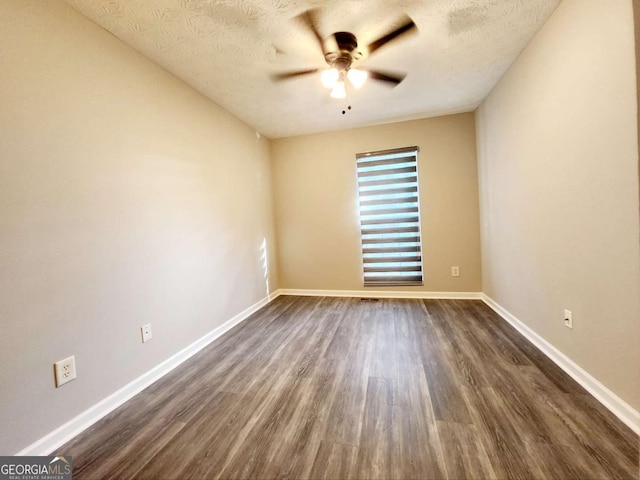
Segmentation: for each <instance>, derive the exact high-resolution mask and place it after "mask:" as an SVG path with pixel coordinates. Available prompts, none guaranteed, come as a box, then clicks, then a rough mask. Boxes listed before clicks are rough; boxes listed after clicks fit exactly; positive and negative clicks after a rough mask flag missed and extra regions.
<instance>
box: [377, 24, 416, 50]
mask: <svg viewBox="0 0 640 480" xmlns="http://www.w3.org/2000/svg"><path fill="white" fill-rule="evenodd" d="M407 20H408V21H407V22H406V23H405V24H404V25H402V26H401V27H400V28H397V29H395V30H394V31H393V32H391V33H388V34H387V35H385V36H384V37H380V38H379V39H377V40H374V41H373V42H371V43H370V44H369V45H367V49H368V51H369V54H372V53H373V52H375V51H376V50H378V49H379V48H380V47H382V46H384V45H386V44H387V43H389V42H390V41H392V40H395V39H396V38H398V37H399V36H401V35H404V34H406V33H408V32H410V31H412V30H415V29H416V24H415V23H413V20H411V19H410V18H409V17H407Z"/></svg>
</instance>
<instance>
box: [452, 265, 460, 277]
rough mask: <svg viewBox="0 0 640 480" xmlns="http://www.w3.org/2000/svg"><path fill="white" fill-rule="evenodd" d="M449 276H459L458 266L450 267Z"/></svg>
mask: <svg viewBox="0 0 640 480" xmlns="http://www.w3.org/2000/svg"><path fill="white" fill-rule="evenodd" d="M451 276H452V277H459V276H460V267H458V266H455V267H451Z"/></svg>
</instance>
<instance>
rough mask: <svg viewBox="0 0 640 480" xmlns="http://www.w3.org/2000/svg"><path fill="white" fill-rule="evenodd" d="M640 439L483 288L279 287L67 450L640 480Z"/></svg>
mask: <svg viewBox="0 0 640 480" xmlns="http://www.w3.org/2000/svg"><path fill="white" fill-rule="evenodd" d="M638 445H639V439H638V436H637V435H635V434H634V433H633V432H632V431H631V430H630V429H628V428H627V427H626V426H624V425H623V424H622V423H621V422H620V421H619V420H617V419H616V418H615V417H614V416H613V415H612V414H611V413H609V412H608V410H606V409H605V408H604V407H602V406H601V405H600V404H599V403H598V402H597V401H596V400H595V399H594V398H593V397H591V396H590V395H589V394H588V393H587V392H586V391H585V390H583V389H582V388H581V387H580V386H579V385H578V384H577V383H575V382H574V381H573V380H572V379H571V378H569V377H568V376H567V375H566V374H565V373H564V372H562V370H560V369H559V368H558V367H556V366H555V365H554V364H553V363H552V362H551V361H550V360H548V359H547V358H546V357H545V356H544V355H543V354H542V353H540V352H539V351H538V350H537V349H536V348H535V347H533V346H532V345H531V344H530V343H528V342H527V341H526V340H525V339H524V338H523V337H522V336H521V335H520V334H519V333H517V332H516V331H515V330H514V329H513V328H512V327H511V326H510V325H508V324H507V323H506V322H504V321H503V320H502V319H500V318H499V317H498V316H497V315H496V314H495V313H494V312H493V311H492V310H490V309H489V307H487V306H486V305H484V304H483V303H482V302H480V301H462V300H391V299H381V300H380V301H378V302H371V301H361V300H360V299H351V298H327V297H322V298H312V297H306V298H305V297H279V298H278V299H276V300H275V301H273V302H272V303H271V304H269V305H267V306H266V307H265V308H263V309H262V310H260V311H259V312H257V313H256V314H254V315H253V316H252V317H251V318H249V319H247V320H246V321H245V322H243V323H242V324H241V325H239V326H238V327H236V328H234V329H233V330H231V331H230V332H228V333H227V334H226V335H224V336H223V337H222V338H219V339H218V340H216V341H215V342H214V343H212V344H211V345H210V346H209V347H207V348H206V349H204V350H203V351H201V352H200V353H199V354H198V355H196V356H194V357H193V358H191V359H190V360H188V361H187V362H185V363H184V364H183V365H181V366H180V367H178V368H177V369H175V370H174V371H172V372H171V373H169V374H168V375H167V376H165V377H164V378H162V379H161V380H159V381H158V382H156V383H155V384H153V385H152V386H150V387H149V388H147V389H146V390H145V391H143V392H142V393H140V394H139V395H137V396H136V397H134V398H133V399H132V400H130V401H129V402H127V403H126V404H125V405H123V406H122V407H120V408H119V409H117V410H116V411H114V412H113V413H112V414H110V415H109V416H107V417H105V418H104V419H102V420H101V421H100V422H98V423H97V424H95V425H94V426H93V427H91V428H90V429H88V430H87V431H86V432H84V433H83V434H82V435H80V436H78V437H77V438H75V439H74V440H73V441H71V442H69V443H68V444H67V445H65V446H63V447H61V448H60V449H59V451H58V452H57V453H59V454H65V455H73V464H74V472H73V476H74V478H76V479H80V478H94V479H103V478H118V479H125V478H140V479H189V478H193V479H214V478H223V479H234V478H318V479H320V478H334V479H350V478H361V479H391V478H393V479H405V478H406V479H409V478H413V479H429V478H438V479H439V478H449V479H465V478H480V479H489V478H501V479H502V478H518V479H520V478H526V479H572V478H575V479H612V478H625V479H629V478H635V479H637V478H638V463H639V461H638Z"/></svg>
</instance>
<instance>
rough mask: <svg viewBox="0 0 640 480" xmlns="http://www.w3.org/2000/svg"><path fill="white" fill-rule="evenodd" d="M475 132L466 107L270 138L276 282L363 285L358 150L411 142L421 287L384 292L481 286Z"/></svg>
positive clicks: (354, 287)
mask: <svg viewBox="0 0 640 480" xmlns="http://www.w3.org/2000/svg"><path fill="white" fill-rule="evenodd" d="M474 129H475V127H474V118H473V114H472V113H467V114H460V115H451V116H446V117H439V118H431V119H426V120H417V121H411V122H403V123H394V124H389V125H382V126H376V127H368V128H359V129H353V130H346V131H339V132H333V133H324V134H315V135H306V136H300V137H293V138H286V139H278V140H274V141H273V142H272V165H273V168H272V173H273V179H274V202H275V205H276V212H277V213H276V231H277V238H278V252H279V257H278V265H279V269H278V272H279V275H280V284H281V287H282V288H292V289H326V290H362V289H363V286H362V265H361V262H360V237H359V223H358V222H359V221H358V210H357V200H356V168H355V155H356V153H359V152H367V151H372V150H382V149H388V148H394V147H405V146H411V145H417V146H418V147H419V148H420V152H419V162H420V163H419V174H420V195H421V205H420V208H421V215H422V236H423V239H422V241H423V251H424V272H425V273H424V278H425V281H424V286H423V287H386V288H385V289H387V290H404V291H434V292H479V291H480V290H481V283H480V282H481V279H480V247H479V222H478V215H479V213H478V212H479V210H478V208H479V207H478V185H477V169H476V153H475V131H474ZM452 265H458V266H460V274H461V276H460V277H459V278H453V277H451V266H452ZM379 289H381V288H380V287H375V290H379Z"/></svg>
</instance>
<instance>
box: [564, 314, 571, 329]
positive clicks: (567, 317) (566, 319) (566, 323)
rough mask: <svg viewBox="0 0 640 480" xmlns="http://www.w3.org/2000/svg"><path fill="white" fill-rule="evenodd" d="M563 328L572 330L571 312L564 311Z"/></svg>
mask: <svg viewBox="0 0 640 480" xmlns="http://www.w3.org/2000/svg"><path fill="white" fill-rule="evenodd" d="M564 326H565V327H567V328H573V314H572V313H571V310H565V311H564Z"/></svg>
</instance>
